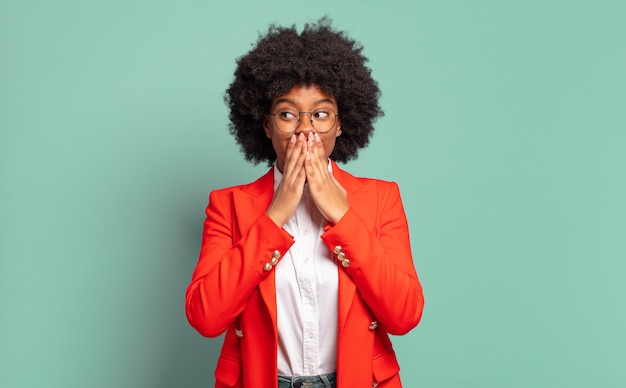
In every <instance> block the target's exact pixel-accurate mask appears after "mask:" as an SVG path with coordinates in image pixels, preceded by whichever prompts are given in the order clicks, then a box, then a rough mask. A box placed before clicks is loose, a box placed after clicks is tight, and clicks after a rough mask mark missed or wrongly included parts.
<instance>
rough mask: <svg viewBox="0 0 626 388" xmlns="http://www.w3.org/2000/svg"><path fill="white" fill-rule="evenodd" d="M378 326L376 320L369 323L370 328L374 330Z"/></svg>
mask: <svg viewBox="0 0 626 388" xmlns="http://www.w3.org/2000/svg"><path fill="white" fill-rule="evenodd" d="M377 327H378V322H377V321H374V322H372V323H370V330H374V329H376V328H377Z"/></svg>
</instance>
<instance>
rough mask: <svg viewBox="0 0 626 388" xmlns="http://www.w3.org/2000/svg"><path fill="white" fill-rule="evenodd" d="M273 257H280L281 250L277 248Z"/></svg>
mask: <svg viewBox="0 0 626 388" xmlns="http://www.w3.org/2000/svg"><path fill="white" fill-rule="evenodd" d="M272 257H273V258H275V259H278V258H279V257H280V251H279V250H278V249H277V250H275V251H274V252H272Z"/></svg>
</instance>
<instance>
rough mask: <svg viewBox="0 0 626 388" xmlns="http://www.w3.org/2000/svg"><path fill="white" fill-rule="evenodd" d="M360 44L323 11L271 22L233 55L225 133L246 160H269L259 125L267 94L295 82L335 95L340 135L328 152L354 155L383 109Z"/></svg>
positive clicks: (339, 157)
mask: <svg viewBox="0 0 626 388" xmlns="http://www.w3.org/2000/svg"><path fill="white" fill-rule="evenodd" d="M362 50H363V47H362V46H361V45H360V44H358V43H357V42H356V41H354V40H352V39H351V38H350V37H348V36H347V35H346V33H345V32H343V31H336V30H334V29H333V28H332V27H331V21H330V20H329V19H328V18H326V17H324V18H322V19H320V20H319V21H317V22H316V23H314V24H308V23H307V24H305V26H304V29H303V31H302V32H301V33H300V34H298V32H297V30H296V27H295V25H292V26H291V27H279V26H276V25H271V26H270V27H269V29H268V31H267V33H266V34H265V35H261V36H260V37H259V39H258V41H257V43H256V46H254V47H253V48H252V50H250V52H248V53H247V54H246V55H244V56H242V57H240V58H239V59H238V60H237V68H236V70H235V73H234V76H235V78H234V80H233V82H232V83H231V84H230V86H229V88H228V89H227V90H226V95H225V97H224V100H225V102H226V104H227V105H228V107H229V108H230V114H229V118H230V125H229V130H230V133H231V134H232V135H233V136H234V137H235V139H236V141H237V143H238V144H239V146H240V148H241V151H242V152H243V153H244V155H245V157H246V160H248V161H250V162H252V163H254V164H258V163H260V162H267V164H268V165H271V164H272V163H273V162H274V160H275V159H276V153H275V151H274V148H273V147H272V143H271V141H270V140H269V139H268V138H267V137H266V135H265V132H264V131H263V120H264V117H265V114H267V113H268V112H269V109H270V106H271V103H272V100H274V99H275V98H277V97H279V96H282V95H284V94H287V92H289V90H291V89H292V88H293V87H294V86H302V85H317V86H318V87H320V88H321V89H322V90H324V91H325V92H326V93H328V94H330V95H332V96H333V97H334V98H335V99H336V100H337V106H338V110H339V116H340V117H341V129H342V135H341V136H340V137H339V138H338V139H337V143H336V144H335V148H334V150H333V152H332V154H331V155H330V158H331V159H333V160H335V161H337V162H343V163H345V162H347V161H349V160H351V159H356V158H357V156H358V151H359V150H360V149H361V148H364V147H365V146H367V144H368V143H369V140H370V138H371V136H372V134H373V131H374V125H373V124H374V122H375V121H376V119H377V118H378V117H380V116H382V115H383V111H382V109H381V108H380V106H379V104H378V99H379V98H380V89H379V88H378V83H377V82H376V81H375V80H374V79H373V78H372V76H371V70H370V69H369V68H368V67H367V66H366V63H367V61H368V59H367V58H366V57H365V56H363V54H362Z"/></svg>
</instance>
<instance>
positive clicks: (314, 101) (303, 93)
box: [272, 85, 337, 106]
mask: <svg viewBox="0 0 626 388" xmlns="http://www.w3.org/2000/svg"><path fill="white" fill-rule="evenodd" d="M322 103H327V104H332V105H337V101H336V100H335V98H334V97H333V96H331V95H330V94H328V93H326V92H325V91H323V90H322V89H321V88H320V87H319V86H317V85H296V86H294V87H293V88H291V89H290V90H289V91H288V92H287V93H285V94H284V95H282V96H278V97H276V98H274V99H273V100H272V106H276V105H278V104H285V105H294V106H310V105H319V104H322Z"/></svg>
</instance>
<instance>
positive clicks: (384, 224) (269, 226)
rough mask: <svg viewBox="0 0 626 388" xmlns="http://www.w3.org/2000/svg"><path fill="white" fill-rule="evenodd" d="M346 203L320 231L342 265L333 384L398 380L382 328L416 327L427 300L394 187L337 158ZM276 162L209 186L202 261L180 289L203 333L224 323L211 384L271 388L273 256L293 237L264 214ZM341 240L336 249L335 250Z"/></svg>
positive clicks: (387, 387) (213, 332) (214, 332)
mask: <svg viewBox="0 0 626 388" xmlns="http://www.w3.org/2000/svg"><path fill="white" fill-rule="evenodd" d="M332 168H333V174H334V176H335V178H336V179H337V181H338V182H339V183H340V184H341V185H342V186H343V187H344V188H345V189H346V191H347V192H348V203H349V204H350V209H349V210H348V212H347V213H346V214H345V216H344V217H343V218H342V219H341V220H340V221H339V222H338V223H337V224H335V225H328V226H327V227H326V228H325V230H324V233H323V234H322V236H321V238H322V239H323V240H324V243H325V244H326V245H327V246H328V249H329V250H330V251H331V252H334V257H336V258H337V253H338V252H339V253H341V252H343V254H345V259H347V260H349V263H350V264H349V266H344V265H342V264H341V263H340V262H339V260H337V264H338V265H337V271H338V272H339V307H338V310H339V311H338V320H339V321H338V343H337V387H338V388H352V387H371V386H378V387H384V388H391V387H401V383H400V377H399V375H398V372H399V370H400V368H399V366H398V362H397V360H396V356H395V353H394V351H393V348H392V345H391V341H390V340H389V337H388V334H396V335H401V334H405V333H407V332H408V331H409V330H411V329H412V328H414V327H415V326H416V325H417V324H418V322H419V320H420V318H421V315H422V309H423V306H424V298H423V296H422V287H421V285H420V283H419V280H418V278H417V274H416V272H415V267H414V265H413V261H412V258H411V249H410V244H409V232H408V226H407V221H406V216H405V214H404V209H403V206H402V201H401V200H400V193H399V190H398V186H397V184H395V183H392V182H385V181H380V180H374V179H365V178H356V177H354V176H352V175H350V174H348V173H347V172H345V171H343V170H341V169H339V167H337V165H336V164H335V163H334V162H333V165H332ZM273 174H274V172H273V170H272V169H270V171H269V172H268V173H267V174H265V175H264V176H262V177H261V178H259V179H258V180H257V181H255V182H253V183H250V184H246V185H242V186H236V187H231V188H227V189H222V190H216V191H213V192H212V193H211V195H210V199H209V205H208V207H207V210H206V213H207V218H206V221H205V222H204V234H203V239H202V248H201V251H200V259H199V261H198V265H197V267H196V269H195V271H194V273H193V277H192V280H191V283H190V284H189V287H188V288H187V295H186V312H187V318H188V320H189V322H190V324H191V325H192V326H193V327H194V328H195V329H196V330H197V331H198V332H199V333H200V334H202V335H204V336H207V337H215V336H219V335H221V334H222V333H224V331H226V336H225V338H224V345H223V346H222V351H221V354H220V357H219V360H218V362H217V368H216V370H215V378H216V383H215V387H239V388H240V387H244V386H251V385H254V386H257V387H276V386H277V343H278V332H277V322H276V287H275V276H274V270H273V268H274V267H273V266H272V264H271V260H272V257H274V256H278V257H277V258H278V260H280V258H281V257H282V255H283V254H284V253H285V252H287V251H288V250H289V248H290V247H291V245H292V244H293V242H294V239H293V237H292V236H291V235H290V234H289V233H287V232H286V231H285V230H284V229H281V228H279V227H278V226H276V224H275V223H274V222H273V221H272V220H271V219H270V218H269V217H268V216H267V215H266V214H265V210H267V207H268V206H269V204H270V202H271V200H272V197H273V194H274V178H273ZM338 247H339V248H338Z"/></svg>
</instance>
